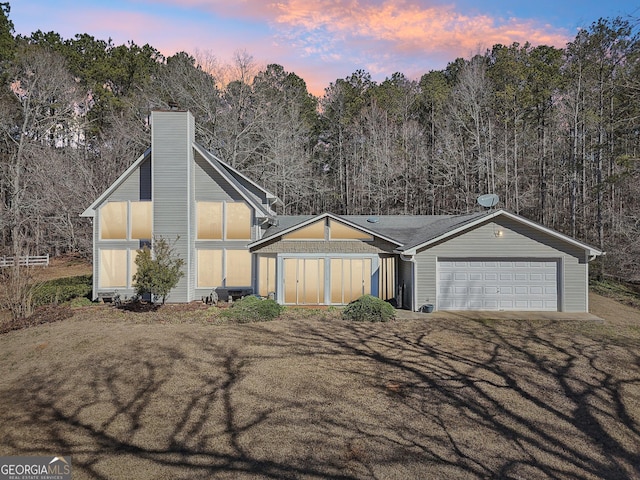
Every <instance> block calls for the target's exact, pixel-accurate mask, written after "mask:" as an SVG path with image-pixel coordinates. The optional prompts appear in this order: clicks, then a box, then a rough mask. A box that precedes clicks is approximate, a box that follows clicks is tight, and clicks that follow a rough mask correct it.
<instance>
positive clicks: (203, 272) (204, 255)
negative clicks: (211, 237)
mask: <svg viewBox="0 0 640 480" xmlns="http://www.w3.org/2000/svg"><path fill="white" fill-rule="evenodd" d="M197 252H198V253H197V255H198V287H199V288H214V287H220V286H222V250H198V251H197Z"/></svg>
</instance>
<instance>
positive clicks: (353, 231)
mask: <svg viewBox="0 0 640 480" xmlns="http://www.w3.org/2000/svg"><path fill="white" fill-rule="evenodd" d="M329 231H330V232H331V240H373V237H372V236H371V235H369V234H368V233H365V232H361V231H360V230H358V229H357V228H353V227H348V226H347V225H345V224H343V223H340V222H336V221H335V220H329Z"/></svg>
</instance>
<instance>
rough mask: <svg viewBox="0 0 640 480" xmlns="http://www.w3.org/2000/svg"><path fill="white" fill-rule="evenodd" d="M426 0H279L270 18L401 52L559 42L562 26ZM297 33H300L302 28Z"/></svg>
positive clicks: (463, 50) (458, 52)
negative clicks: (471, 11)
mask: <svg viewBox="0 0 640 480" xmlns="http://www.w3.org/2000/svg"><path fill="white" fill-rule="evenodd" d="M424 3H425V2H415V1H414V2H409V1H406V0H384V1H382V2H381V3H371V2H360V1H357V0H353V1H331V0H284V1H281V2H279V3H278V4H277V10H278V14H277V15H276V16H275V18H274V21H275V22H276V23H277V24H279V25H280V26H281V27H285V28H286V27H291V28H300V29H302V31H303V32H304V31H314V30H318V29H325V30H326V31H327V32H329V33H330V34H331V35H335V36H338V37H339V38H343V39H345V40H347V39H349V40H353V39H355V38H362V39H369V40H371V41H374V42H376V41H384V42H385V43H386V44H387V45H388V47H389V49H390V50H392V51H393V50H396V51H399V52H404V53H411V52H414V53H417V52H422V53H425V52H427V53H428V52H440V53H442V52H443V50H444V51H447V52H449V53H450V54H451V55H452V57H455V56H457V55H468V54H469V51H471V50H474V49H477V48H478V46H479V45H481V46H483V47H485V48H489V47H491V46H493V45H494V44H496V43H502V44H511V43H513V42H515V41H518V42H521V43H523V42H525V41H529V42H530V43H532V44H549V45H555V46H564V45H565V44H566V42H567V39H568V35H567V32H565V31H563V30H560V29H553V28H551V27H549V26H548V25H540V24H537V23H536V22H534V21H526V20H519V19H513V18H512V19H507V20H503V19H495V18H493V17H490V16H487V15H481V14H477V15H465V14H462V13H459V12H457V11H456V10H455V8H454V7H453V6H446V5H445V6H442V5H438V6H429V5H428V4H427V5H423V4H424ZM301 34H302V35H303V34H304V33H301Z"/></svg>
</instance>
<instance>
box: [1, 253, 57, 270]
mask: <svg viewBox="0 0 640 480" xmlns="http://www.w3.org/2000/svg"><path fill="white" fill-rule="evenodd" d="M14 265H15V257H0V268H1V267H13V266H14ZM18 265H23V266H25V267H47V266H49V255H25V256H23V257H18Z"/></svg>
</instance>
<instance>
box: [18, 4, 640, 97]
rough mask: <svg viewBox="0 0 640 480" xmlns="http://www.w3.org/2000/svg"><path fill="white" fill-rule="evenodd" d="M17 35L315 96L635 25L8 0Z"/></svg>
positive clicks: (575, 15) (318, 7) (526, 9)
mask: <svg viewBox="0 0 640 480" xmlns="http://www.w3.org/2000/svg"><path fill="white" fill-rule="evenodd" d="M10 4H11V13H10V19H11V20H12V21H13V23H14V26H15V31H16V33H18V34H23V35H30V34H31V33H32V32H34V31H36V30H42V31H43V32H49V31H55V32H57V33H59V34H60V35H62V37H63V38H65V39H67V38H72V37H73V36H74V35H75V34H78V33H88V34H89V35H92V36H93V37H95V38H97V39H101V40H108V39H109V38H111V39H113V42H114V43H115V44H116V45H120V44H123V43H126V42H127V41H129V40H133V41H134V42H135V43H136V44H138V45H144V44H145V43H148V44H150V45H151V46H153V47H155V48H157V49H158V50H160V51H161V52H162V53H163V54H164V55H165V56H170V55H173V54H174V53H176V52H179V51H185V52H189V53H191V54H194V53H195V52H196V51H198V52H201V53H206V54H212V55H214V56H215V57H216V58H217V60H218V61H219V62H220V63H223V64H224V63H230V62H231V60H232V58H233V56H234V52H237V51H245V52H247V53H248V54H250V55H252V56H253V57H254V59H255V61H256V62H257V63H258V65H260V66H264V65H266V64H268V63H277V64H280V65H282V66H283V67H284V68H285V70H286V71H289V72H295V73H296V74H297V75H299V76H300V77H302V78H303V79H304V80H305V81H306V82H307V86H308V88H309V90H310V91H311V92H312V93H314V94H316V95H321V94H322V93H323V91H324V88H325V87H327V86H329V84H330V83H331V82H334V81H335V80H336V79H338V78H345V77H347V76H348V75H350V74H352V73H353V72H355V71H356V70H358V69H363V70H366V71H368V72H369V73H371V75H372V77H373V79H374V80H376V81H382V80H384V79H385V78H386V77H389V76H391V75H392V74H393V73H394V72H402V73H404V74H405V75H406V76H408V77H410V78H419V76H420V75H422V74H423V73H426V72H428V71H429V70H441V69H443V68H445V67H446V65H447V63H448V62H450V61H452V60H455V58H457V57H464V58H469V57H471V56H472V55H474V54H475V53H478V52H484V50H485V49H486V48H490V47H491V46H492V45H494V44H496V43H501V44H505V45H509V44H511V43H513V42H520V43H524V42H526V41H528V42H530V43H531V44H533V45H539V44H546V45H554V46H556V47H564V46H565V45H566V43H567V42H568V41H570V40H572V39H573V38H574V37H575V34H576V32H577V31H578V29H580V28H588V27H589V26H590V25H591V24H592V23H593V22H594V21H596V20H598V19H599V18H600V17H606V18H613V17H616V16H621V17H634V18H636V19H637V18H640V6H639V5H638V2H637V1H636V2H634V1H628V0H617V1H603V0H579V1H578V0H534V1H531V0H528V1H519V0H511V1H506V0H483V1H481V2H480V1H478V0H448V1H447V0H443V1H439V0H368V1H366V0H279V1H271V0H109V1H105V0H103V1H98V0H13V1H11V0H10Z"/></svg>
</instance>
